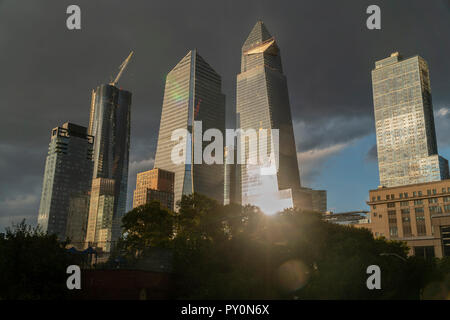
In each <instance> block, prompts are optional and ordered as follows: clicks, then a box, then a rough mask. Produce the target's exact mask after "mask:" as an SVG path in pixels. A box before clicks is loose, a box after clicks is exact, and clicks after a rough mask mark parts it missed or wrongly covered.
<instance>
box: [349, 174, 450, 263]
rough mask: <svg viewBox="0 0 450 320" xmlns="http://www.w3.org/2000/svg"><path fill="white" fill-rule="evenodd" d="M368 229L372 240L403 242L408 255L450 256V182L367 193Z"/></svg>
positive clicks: (422, 184) (365, 226)
mask: <svg viewBox="0 0 450 320" xmlns="http://www.w3.org/2000/svg"><path fill="white" fill-rule="evenodd" d="M367 204H368V205H369V206H370V213H369V221H368V222H367V223H365V224H359V225H357V227H364V228H368V229H370V230H371V231H372V233H373V235H374V236H375V237H385V238H387V239H390V240H398V241H404V242H406V243H407V244H408V246H409V248H410V254H414V255H419V256H425V257H435V256H436V257H439V258H441V257H448V256H450V180H449V179H446V180H440V181H433V182H426V183H418V184H410V185H407V186H397V187H391V188H383V187H379V188H378V189H374V190H370V191H369V201H368V202H367Z"/></svg>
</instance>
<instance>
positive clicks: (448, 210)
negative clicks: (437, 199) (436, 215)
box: [444, 204, 450, 213]
mask: <svg viewBox="0 0 450 320" xmlns="http://www.w3.org/2000/svg"><path fill="white" fill-rule="evenodd" d="M444 212H445V213H450V204H446V205H445V206H444Z"/></svg>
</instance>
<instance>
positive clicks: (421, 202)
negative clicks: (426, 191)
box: [414, 199, 423, 206]
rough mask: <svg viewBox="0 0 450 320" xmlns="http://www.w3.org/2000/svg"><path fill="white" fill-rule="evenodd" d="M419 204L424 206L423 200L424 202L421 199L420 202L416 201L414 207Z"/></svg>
mask: <svg viewBox="0 0 450 320" xmlns="http://www.w3.org/2000/svg"><path fill="white" fill-rule="evenodd" d="M418 204H423V200H422V199H420V200H414V205H415V206H416V205H418Z"/></svg>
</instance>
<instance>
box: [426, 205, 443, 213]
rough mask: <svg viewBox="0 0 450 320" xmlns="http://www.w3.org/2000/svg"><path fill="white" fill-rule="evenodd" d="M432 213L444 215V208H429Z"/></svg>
mask: <svg viewBox="0 0 450 320" xmlns="http://www.w3.org/2000/svg"><path fill="white" fill-rule="evenodd" d="M428 209H429V210H430V213H442V208H441V207H440V206H430V207H428Z"/></svg>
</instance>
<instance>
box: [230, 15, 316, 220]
mask: <svg viewBox="0 0 450 320" xmlns="http://www.w3.org/2000/svg"><path fill="white" fill-rule="evenodd" d="M236 112H237V118H238V124H237V126H238V128H240V129H241V130H242V131H241V135H240V136H239V139H238V141H239V142H238V144H239V146H238V148H241V150H242V153H241V157H244V158H245V159H244V160H243V161H241V163H242V165H241V166H240V172H241V194H242V204H244V205H245V204H251V205H256V206H258V207H260V208H261V209H262V210H263V211H264V212H266V213H275V212H277V211H281V210H283V209H285V208H290V207H293V206H296V207H302V206H303V207H304V204H302V203H301V202H302V201H300V198H301V197H302V196H306V197H308V193H304V192H302V191H301V190H300V175H299V169H298V162H297V153H296V147H295V139H294V131H293V127H292V118H291V109H290V105H289V95H288V88H287V81H286V77H285V76H284V74H283V68H282V64H281V57H280V50H279V47H278V45H277V42H276V41H275V39H274V37H272V35H271V34H270V33H269V31H268V30H267V29H266V27H265V25H264V24H263V22H262V21H258V22H257V23H256V25H255V26H254V27H253V29H252V31H251V32H250V34H249V36H248V37H247V39H246V41H245V42H244V45H243V47H242V52H241V72H240V73H239V74H238V75H237V98H236ZM261 129H265V130H266V132H267V136H266V137H264V136H263V138H262V139H259V140H258V148H257V149H256V151H255V149H254V148H251V147H250V142H249V139H248V138H247V133H248V132H249V130H250V131H251V130H254V131H256V132H257V133H259V132H262V131H261ZM273 129H277V130H279V131H278V134H277V133H276V131H274V130H273ZM260 150H265V152H266V154H265V155H266V156H267V157H266V159H262V158H261V157H260V156H259V153H260ZM256 153H258V154H256ZM271 156H274V157H271ZM263 157H265V156H263ZM252 158H253V159H257V161H256V162H252V161H251V160H250V159H252ZM268 159H269V160H268ZM309 197H310V194H309ZM310 202H311V201H309V203H310ZM309 206H310V204H309Z"/></svg>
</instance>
